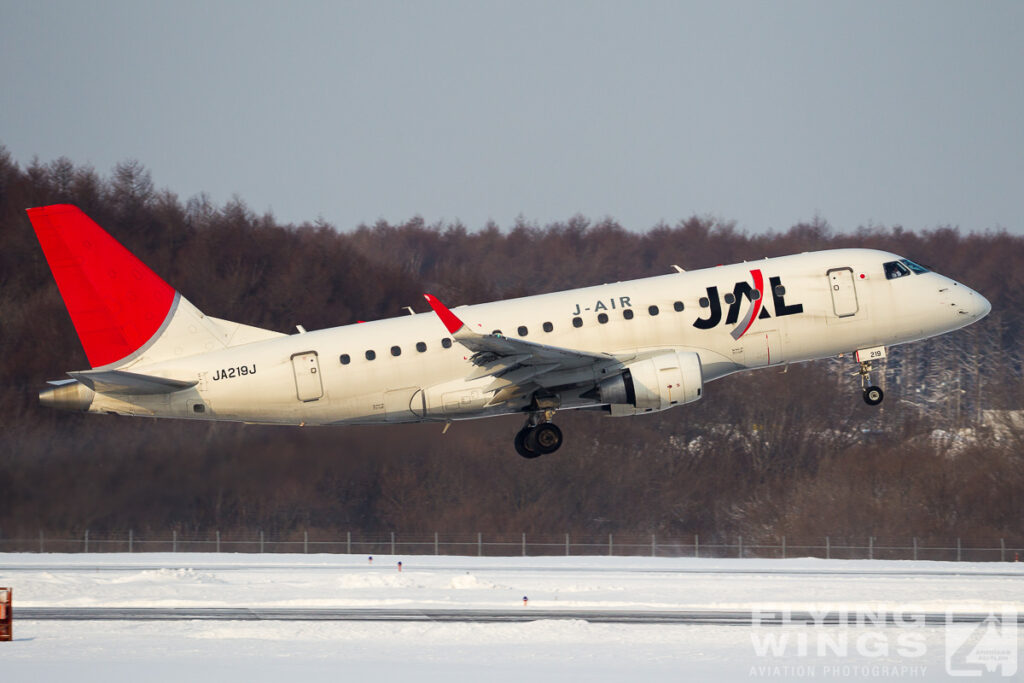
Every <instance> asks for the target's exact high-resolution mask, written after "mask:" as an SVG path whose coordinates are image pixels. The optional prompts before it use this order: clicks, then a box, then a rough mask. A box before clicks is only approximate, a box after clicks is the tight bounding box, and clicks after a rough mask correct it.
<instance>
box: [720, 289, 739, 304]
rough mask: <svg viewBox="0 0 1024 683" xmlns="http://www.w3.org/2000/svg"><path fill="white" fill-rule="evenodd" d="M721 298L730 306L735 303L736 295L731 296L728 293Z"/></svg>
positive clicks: (731, 294) (730, 293)
mask: <svg viewBox="0 0 1024 683" xmlns="http://www.w3.org/2000/svg"><path fill="white" fill-rule="evenodd" d="M722 298H723V299H725V303H727V304H729V305H730V306H732V305H733V304H734V303H736V295H735V294H733V293H732V292H729V293H728V294H726V295H725V296H723V297H722Z"/></svg>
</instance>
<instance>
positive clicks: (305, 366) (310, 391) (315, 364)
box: [292, 351, 324, 401]
mask: <svg viewBox="0 0 1024 683" xmlns="http://www.w3.org/2000/svg"><path fill="white" fill-rule="evenodd" d="M292 370H294V371H295V393H296V396H298V398H299V400H300V401H316V400H317V399H319V398H320V397H321V396H323V395H324V385H323V383H322V382H321V381H320V362H319V361H318V360H317V357H316V351H310V352H308V353H297V354H295V355H294V356H292Z"/></svg>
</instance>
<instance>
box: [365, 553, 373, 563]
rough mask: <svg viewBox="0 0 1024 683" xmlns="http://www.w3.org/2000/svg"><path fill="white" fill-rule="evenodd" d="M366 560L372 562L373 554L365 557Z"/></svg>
mask: <svg viewBox="0 0 1024 683" xmlns="http://www.w3.org/2000/svg"><path fill="white" fill-rule="evenodd" d="M366 561H367V562H368V563H369V564H373V555H370V556H369V557H368V558H366Z"/></svg>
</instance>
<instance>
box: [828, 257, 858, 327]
mask: <svg viewBox="0 0 1024 683" xmlns="http://www.w3.org/2000/svg"><path fill="white" fill-rule="evenodd" d="M828 286H829V291H831V292H832V309H833V310H834V311H835V314H836V317H837V318H849V317H852V316H854V315H857V311H858V310H860V305H859V304H858V302H857V287H856V285H855V284H854V279H853V269H852V268H833V269H832V270H830V271H828Z"/></svg>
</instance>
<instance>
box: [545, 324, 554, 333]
mask: <svg viewBox="0 0 1024 683" xmlns="http://www.w3.org/2000/svg"><path fill="white" fill-rule="evenodd" d="M553 329H555V326H554V325H552V324H551V323H544V331H545V332H550V331H551V330H553Z"/></svg>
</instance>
